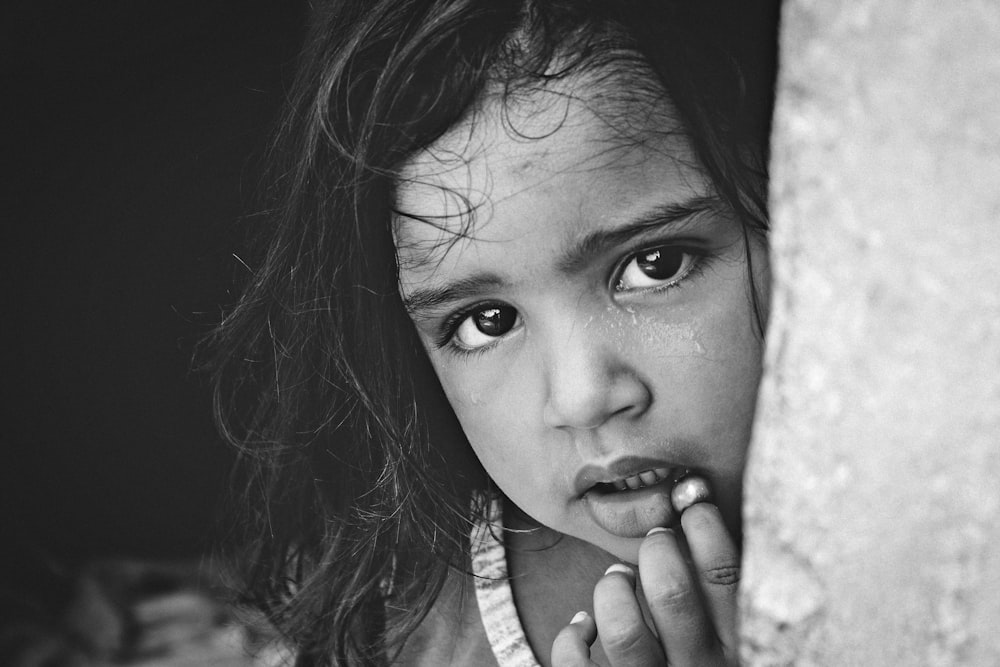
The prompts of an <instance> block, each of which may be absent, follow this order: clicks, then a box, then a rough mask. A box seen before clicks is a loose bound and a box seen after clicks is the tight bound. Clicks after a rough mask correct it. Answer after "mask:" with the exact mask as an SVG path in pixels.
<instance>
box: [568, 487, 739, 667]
mask: <svg viewBox="0 0 1000 667" xmlns="http://www.w3.org/2000/svg"><path fill="white" fill-rule="evenodd" d="M681 527H682V528H683V530H684V537H685V538H686V539H687V543H688V547H689V549H690V552H691V563H688V562H686V561H685V558H684V555H683V552H682V550H681V548H680V544H679V542H678V538H677V536H676V535H675V533H674V531H672V530H668V529H664V528H656V529H653V530H652V531H650V533H649V535H647V536H646V539H645V540H643V542H642V545H641V546H640V548H639V574H640V580H641V582H642V593H643V595H644V596H645V598H646V602H647V604H648V606H649V612H650V615H651V616H652V624H653V627H652V628H651V627H650V626H649V625H647V623H646V622H645V620H644V619H643V616H642V611H641V609H640V607H639V601H638V599H637V597H636V591H635V583H636V582H635V574H634V573H633V572H632V570H631V568H628V567H627V566H624V565H613V566H611V568H609V569H608V572H607V573H606V574H605V576H604V577H603V578H602V579H601V580H600V581H599V582H598V583H597V586H595V587H594V616H595V617H596V618H591V617H590V616H589V615H587V614H584V613H581V614H577V616H576V617H574V619H573V621H571V622H570V624H569V625H567V626H566V627H565V628H563V629H562V630H561V631H560V632H559V634H558V635H557V636H556V639H555V641H554V642H553V644H552V665H553V667H582V666H590V665H595V666H596V665H597V663H595V662H594V661H593V660H591V657H590V646H591V645H592V644H593V643H594V640H595V639H596V638H597V636H598V634H599V635H600V637H601V644H602V646H603V647H604V652H605V654H606V655H607V657H608V660H610V661H611V665H612V667H661V666H663V665H670V667H689V666H692V667H693V666H697V667H703V666H706V665H707V666H713V665H735V664H737V636H736V588H737V584H738V583H739V572H740V568H739V564H740V561H739V552H738V550H737V548H736V545H735V544H733V541H732V538H730V537H729V533H728V532H727V531H726V527H725V525H724V524H723V522H722V516H721V514H720V513H719V510H718V508H717V507H716V506H715V505H712V504H709V503H697V504H695V505H692V506H691V507H689V508H688V509H686V510H684V512H683V514H682V515H681Z"/></svg>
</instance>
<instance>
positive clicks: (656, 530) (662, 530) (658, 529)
mask: <svg viewBox="0 0 1000 667" xmlns="http://www.w3.org/2000/svg"><path fill="white" fill-rule="evenodd" d="M669 532H670V529H669V528H664V527H663V526H657V527H656V528H654V529H652V530H651V531H649V532H648V533H646V537H649V536H650V535H656V534H657V533H669Z"/></svg>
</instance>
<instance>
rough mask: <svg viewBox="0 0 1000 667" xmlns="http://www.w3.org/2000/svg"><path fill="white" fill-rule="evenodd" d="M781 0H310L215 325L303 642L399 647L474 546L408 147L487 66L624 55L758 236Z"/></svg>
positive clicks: (267, 600)
mask: <svg viewBox="0 0 1000 667" xmlns="http://www.w3.org/2000/svg"><path fill="white" fill-rule="evenodd" d="M775 11H776V10H775V9H774V7H773V3H762V2H748V1H746V0H745V1H744V2H732V3H725V2H719V1H714V2H709V1H706V0H686V1H685V0H650V1H641V0H604V1H597V0H552V1H546V0H350V1H347V0H337V1H331V2H323V3H322V4H319V5H318V6H317V7H316V8H315V9H314V15H313V17H312V23H311V28H310V32H309V34H308V38H307V43H306V45H305V49H304V51H303V53H302V56H301V62H300V66H299V71H298V76H297V78H296V79H295V82H294V84H293V89H292V94H291V95H290V99H289V101H288V104H287V110H286V113H285V116H284V120H283V123H282V125H281V127H280V131H279V132H278V136H277V139H276V141H275V144H274V146H275V147H274V149H273V151H272V152H271V154H270V162H271V165H272V168H273V172H272V173H273V177H272V178H271V181H270V182H271V186H270V188H269V189H268V190H267V191H266V193H265V196H266V199H267V201H268V203H267V211H266V215H263V216H260V217H261V220H262V222H261V223H260V229H259V230H258V235H257V237H256V241H255V245H254V247H255V248H256V250H255V251H254V253H255V254H252V255H251V256H250V258H249V264H250V265H251V266H253V267H254V269H253V272H252V275H251V277H250V279H249V280H248V282H247V284H246V285H245V288H244V291H243V295H242V297H241V298H240V300H239V302H238V303H237V304H236V305H235V306H234V307H232V309H231V310H230V311H229V313H228V315H227V316H226V317H225V318H224V320H223V322H222V323H221V324H220V325H219V327H218V328H217V329H216V330H215V331H214V333H213V334H212V335H211V336H210V338H209V339H208V340H206V342H205V345H204V347H203V354H204V357H203V358H204V359H205V361H206V363H207V366H208V367H209V368H210V370H211V373H212V378H213V386H214V398H215V409H216V413H217V419H218V423H219V426H220V430H221V433H222V434H223V436H224V437H225V439H226V440H228V441H229V442H231V443H233V444H234V445H235V446H236V447H237V448H238V450H239V452H240V457H239V461H240V465H239V477H238V479H239V480H240V483H239V485H238V491H239V493H238V494H237V497H236V498H235V502H234V505H235V506H237V507H239V508H241V512H242V514H241V516H242V521H241V522H240V525H241V526H242V534H241V536H240V537H239V542H240V544H241V546H240V551H239V552H238V555H237V559H236V560H237V562H238V563H239V564H240V565H241V568H242V571H243V577H244V579H243V581H244V591H245V597H246V601H247V602H250V603H252V604H253V605H255V606H257V607H258V608H260V609H262V610H263V611H264V612H265V614H266V616H267V618H268V619H269V620H270V622H271V623H273V625H274V626H275V627H276V628H278V630H279V631H280V632H281V634H282V636H283V638H284V640H285V641H287V642H289V643H290V644H291V645H292V646H294V647H295V648H296V650H297V654H298V663H299V664H302V665H307V664H309V665H311V664H316V665H327V664H351V665H356V664H358V665H360V664H382V663H385V662H388V661H389V660H390V658H391V656H392V655H393V651H394V650H395V649H398V648H399V647H400V646H401V645H402V642H403V641H405V638H406V637H407V636H408V634H409V633H410V632H411V631H412V630H413V629H414V628H415V627H416V625H417V624H419V622H420V621H421V619H422V618H423V616H424V615H425V614H426V612H427V611H428V609H429V608H430V605H431V604H432V603H433V601H434V599H435V597H436V596H437V594H438V593H439V592H440V590H441V587H442V585H443V583H444V581H445V578H446V577H447V575H448V572H449V569H450V568H464V567H465V555H466V553H467V551H468V538H467V535H468V533H469V528H470V525H471V522H472V521H474V520H476V519H477V517H478V515H479V513H480V512H481V511H482V508H479V507H476V506H474V505H473V504H472V502H471V499H472V498H474V497H477V493H480V492H483V491H487V492H488V491H489V490H490V489H489V486H490V481H489V479H488V477H487V476H486V474H485V473H484V471H483V470H482V468H481V467H480V465H479V463H478V462H477V460H476V459H475V457H474V456H473V455H472V454H471V450H470V448H469V446H468V443H467V442H466V440H465V438H464V435H463V434H462V432H461V429H460V428H459V426H458V424H457V422H456V419H455V417H454V414H453V413H452V410H451V408H450V407H449V405H448V403H447V401H446V399H445V398H444V395H443V392H442V390H441V388H440V386H439V385H438V383H437V379H436V376H435V374H434V371H433V369H432V368H431V366H430V363H429V361H428V359H427V357H426V355H425V353H424V351H423V348H422V346H421V344H420V342H419V340H418V339H417V337H416V334H415V332H414V330H413V327H412V325H411V323H410V321H409V319H408V317H407V315H406V312H405V311H404V308H403V305H402V302H401V299H400V296H399V294H398V291H397V267H396V263H395V253H394V248H393V240H392V233H391V219H392V216H393V188H394V182H395V175H396V169H397V166H398V165H399V164H400V163H401V162H402V161H403V160H405V159H406V158H407V156H409V155H411V154H413V153H414V152H415V151H417V150H418V149H421V148H423V147H427V146H428V145H429V144H431V143H432V142H434V141H435V140H436V139H437V138H439V137H440V136H441V135H442V134H443V133H444V132H445V131H446V130H448V129H449V128H450V127H452V126H453V125H455V124H456V123H457V122H458V121H460V120H461V119H463V118H464V117H466V115H467V114H469V113H470V110H471V109H472V108H473V107H474V105H475V102H476V100H477V98H478V97H479V96H480V95H481V94H482V92H483V91H484V89H485V88H486V87H487V86H488V85H489V86H493V85H497V84H499V85H500V86H501V87H502V88H503V89H504V90H505V91H508V92H511V91H516V90H518V89H521V88H523V87H525V86H530V85H533V84H539V83H542V82H544V81H546V80H548V79H551V78H552V77H561V76H567V75H569V74H572V73H574V72H578V71H580V70H582V69H587V68H590V69H592V70H596V69H598V68H600V67H602V66H603V65H605V64H608V63H609V62H612V61H614V62H616V63H617V64H618V65H620V66H623V67H633V68H635V70H636V71H637V72H638V71H639V70H642V74H641V76H642V77H644V79H646V80H647V83H648V82H649V81H648V80H649V79H651V78H652V79H655V80H654V81H652V83H653V85H654V86H656V87H662V89H663V91H665V93H666V95H667V97H668V98H669V100H670V102H671V103H672V104H673V106H674V108H675V109H676V111H677V114H678V115H679V117H680V120H681V122H682V124H683V129H684V130H685V131H686V133H687V135H688V137H689V138H690V140H691V142H692V144H693V146H694V148H695V151H696V154H697V156H698V158H699V159H700V161H701V163H702V166H703V167H704V168H705V169H706V170H707V172H708V173H709V174H710V175H711V177H712V179H713V182H714V185H715V187H716V189H717V190H718V192H719V194H720V195H721V197H722V198H723V199H724V200H725V201H726V202H728V204H729V205H730V206H731V207H732V209H733V211H734V212H735V215H736V218H737V219H738V220H740V222H741V223H742V225H743V229H744V238H745V240H746V242H747V243H749V240H750V238H751V236H752V235H754V234H763V233H764V231H765V230H766V207H765V200H764V192H765V190H766V176H765V173H764V167H763V165H764V164H765V163H766V145H767V135H768V130H769V127H768V123H769V118H770V106H769V105H770V99H771V93H770V90H771V85H770V84H771V69H772V68H771V65H772V63H771V60H770V59H771V58H772V57H773V56H772V55H771V54H772V48H771V45H772V43H773V25H774V23H775V20H774V12H775ZM623 63H624V64H623ZM750 298H752V299H756V298H757V296H756V290H754V289H751V294H750ZM387 608H391V609H392V610H393V613H392V614H391V622H388V623H387V622H386V618H387V616H386V609H387Z"/></svg>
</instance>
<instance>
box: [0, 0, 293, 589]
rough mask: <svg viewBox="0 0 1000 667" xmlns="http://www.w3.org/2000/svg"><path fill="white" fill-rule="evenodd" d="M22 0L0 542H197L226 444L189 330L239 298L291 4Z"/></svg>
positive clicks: (56, 548) (115, 550)
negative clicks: (240, 259) (240, 256)
mask: <svg viewBox="0 0 1000 667" xmlns="http://www.w3.org/2000/svg"><path fill="white" fill-rule="evenodd" d="M22 5H23V6H22V7H20V8H17V7H15V8H13V9H11V8H9V7H8V8H7V9H6V10H5V11H4V14H5V17H4V18H3V19H0V22H2V23H5V24H6V27H4V28H0V31H2V34H0V44H2V46H0V48H2V49H3V52H2V54H0V61H2V63H3V64H2V65H0V67H2V68H3V81H4V83H3V92H2V95H3V103H2V108H3V109H4V111H3V114H2V115H3V116H6V117H7V120H5V121H4V122H3V126H4V130H3V133H2V135H0V136H2V141H3V146H2V147H0V149H2V154H3V156H4V157H3V158H2V161H3V165H4V167H3V168H4V173H3V174H2V179H0V180H2V182H3V185H2V186H0V187H2V189H3V206H2V208H0V215H2V217H3V219H2V224H0V230H2V257H3V260H2V269H0V270H2V280H3V294H4V303H3V307H2V310H0V318H2V320H0V321H2V325H0V326H2V329H3V332H4V339H5V342H4V343H3V366H2V369H3V370H2V377H0V385H2V387H3V394H2V397H0V399H2V405H3V411H4V414H3V418H2V420H0V446H2V447H3V456H2V458H0V521H2V523H0V531H2V532H0V550H2V553H3V555H4V557H6V558H11V557H13V558H14V559H15V562H22V563H23V562H25V561H26V560H28V561H30V560H33V559H37V558H45V559H51V560H52V561H54V562H65V563H73V562H80V561H81V560H86V559H90V558H97V557H106V556H122V555H128V556H137V557H143V558H150V557H152V558H176V557H185V556H191V555H195V554H198V553H203V552H204V551H205V550H206V549H207V548H208V547H209V545H210V544H211V541H212V539H213V538H212V528H213V523H214V521H215V518H216V516H217V511H216V508H217V503H218V501H219V499H220V497H221V492H222V490H223V489H224V486H225V478H226V471H227V468H228V465H229V463H230V461H231V458H232V455H231V452H230V451H229V450H228V449H227V448H226V446H225V445H223V444H222V443H221V441H220V440H219V438H218V437H217V435H216V433H215V431H214V427H213V424H212V420H211V405H210V399H209V395H208V391H207V383H206V381H205V378H204V377H202V376H200V375H198V374H197V373H192V372H191V366H192V364H191V357H192V352H193V346H194V343H195V342H196V341H197V340H198V339H199V337H201V336H202V335H204V333H205V332H206V331H207V330H208V328H209V327H210V325H211V323H212V322H214V321H217V319H218V317H219V313H220V307H222V306H224V305H225V304H228V303H231V301H232V299H233V296H232V286H233V284H234V280H238V278H239V271H240V270H242V269H240V267H239V265H238V263H237V262H236V261H235V260H234V259H233V258H232V256H231V253H233V252H235V251H237V250H238V248H239V246H240V239H241V236H242V234H243V229H242V228H243V226H244V224H245V220H246V218H247V217H248V216H250V215H252V213H253V212H254V210H255V209H254V197H255V193H256V191H257V190H258V188H259V179H260V173H259V171H260V163H261V159H260V158H261V154H262V152H263V150H264V148H265V146H266V142H267V139H268V136H269V134H270V132H271V129H272V127H273V125H274V123H275V120H276V116H277V112H278V108H279V106H280V104H281V102H282V100H283V95H284V93H285V91H286V90H287V87H288V82H289V78H290V76H291V75H292V72H293V67H294V59H295V55H296V53H297V51H298V46H299V42H300V40H301V37H302V31H303V25H304V22H305V9H304V3H303V2H300V1H292V0H285V1H280V2H279V1H277V0H274V1H271V2H234V1H222V0H199V1H197V2H195V1H181V0H175V1H168V0H145V1H137V0H115V1H103V2H102V1H98V2H93V3H88V2H76V3H68V2H62V3H59V2H56V3H52V2H48V3H22ZM8 571H9V568H8Z"/></svg>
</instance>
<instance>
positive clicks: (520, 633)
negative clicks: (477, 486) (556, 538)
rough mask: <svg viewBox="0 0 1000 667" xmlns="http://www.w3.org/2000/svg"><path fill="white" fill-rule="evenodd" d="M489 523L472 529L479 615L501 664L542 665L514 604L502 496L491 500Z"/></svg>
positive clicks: (517, 666)
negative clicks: (525, 632)
mask: <svg viewBox="0 0 1000 667" xmlns="http://www.w3.org/2000/svg"><path fill="white" fill-rule="evenodd" d="M487 516H488V519H489V521H488V522H487V523H478V524H477V525H476V526H475V527H474V528H473V529H472V575H473V580H474V581H475V586H476V601H477V603H478V604H479V615H480V617H481V618H482V620H483V627H484V628H485V629H486V636H487V638H488V639H489V641H490V647H491V648H492V649H493V656H494V657H495V658H496V660H497V664H499V665H500V667H541V666H540V665H539V663H538V660H536V659H535V654H534V653H533V652H532V651H531V646H529V645H528V638H527V637H526V636H525V634H524V628H523V627H522V626H521V619H520V618H518V616H517V607H516V606H514V593H513V591H512V590H511V587H510V580H509V578H508V572H507V552H506V550H505V548H504V543H503V512H502V510H501V504H500V500H499V499H498V498H493V499H492V500H491V501H490V505H489V512H488V514H487Z"/></svg>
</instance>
